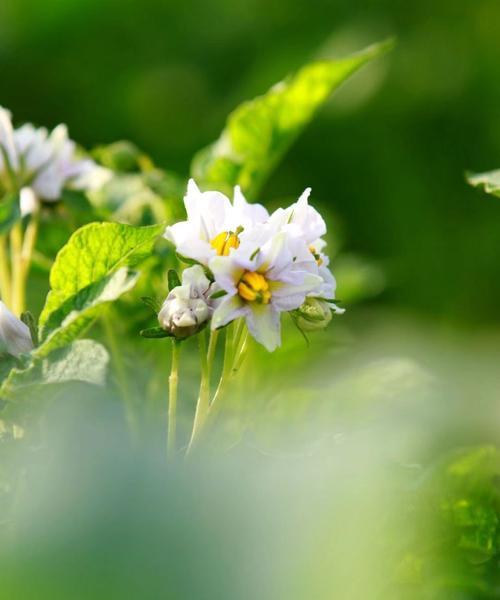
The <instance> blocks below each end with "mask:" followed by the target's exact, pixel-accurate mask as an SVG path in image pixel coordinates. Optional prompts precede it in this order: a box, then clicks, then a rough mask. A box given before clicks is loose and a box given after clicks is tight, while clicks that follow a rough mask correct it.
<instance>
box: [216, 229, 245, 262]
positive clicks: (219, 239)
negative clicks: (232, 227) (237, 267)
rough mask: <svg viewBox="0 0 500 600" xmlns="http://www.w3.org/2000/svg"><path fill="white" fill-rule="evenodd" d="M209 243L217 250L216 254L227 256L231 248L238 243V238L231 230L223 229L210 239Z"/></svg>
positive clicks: (235, 246)
mask: <svg viewBox="0 0 500 600" xmlns="http://www.w3.org/2000/svg"><path fill="white" fill-rule="evenodd" d="M210 245H211V246H212V248H213V249H214V250H215V251H216V252H217V256H229V251H230V250H231V248H237V247H238V246H239V245H240V239H239V238H238V235H237V234H236V233H233V232H232V231H223V232H222V233H219V235H216V236H215V237H214V239H213V240H211V242H210Z"/></svg>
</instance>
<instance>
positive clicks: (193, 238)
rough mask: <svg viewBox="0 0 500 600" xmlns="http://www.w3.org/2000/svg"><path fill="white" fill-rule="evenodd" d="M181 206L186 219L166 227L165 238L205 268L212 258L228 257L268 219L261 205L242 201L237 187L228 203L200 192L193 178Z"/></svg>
mask: <svg viewBox="0 0 500 600" xmlns="http://www.w3.org/2000/svg"><path fill="white" fill-rule="evenodd" d="M184 205H185V207H186V213H187V220H186V221H181V222H180V223H176V224H175V225H171V226H170V227H167V229H166V232H165V237H166V238H167V239H168V240H170V241H171V242H172V243H173V244H174V245H175V247H176V249H177V252H178V253H179V254H180V255H181V256H185V257H186V258H190V259H193V260H196V261H198V262H200V263H201V264H203V265H205V266H207V265H208V263H209V261H210V259H211V258H213V257H215V256H228V255H229V254H230V253H231V251H232V250H233V249H236V248H238V246H239V245H240V243H241V242H242V241H244V239H245V238H246V237H247V236H248V235H250V234H251V233H252V231H253V230H254V228H255V227H257V226H258V225H260V224H262V223H264V222H265V221H266V220H267V219H268V217H269V215H268V212H267V210H266V209H265V208H264V207H263V206H261V205H260V204H249V203H248V202H247V201H246V200H245V197H244V196H243V194H242V192H241V190H240V188H239V186H237V187H236V188H235V190H234V198H233V202H232V203H231V201H230V200H229V198H227V196H225V195H224V194H222V193H220V192H216V191H212V192H201V191H200V190H199V188H198V186H197V185H196V183H195V182H194V180H193V179H191V180H190V181H189V183H188V189H187V194H186V196H185V197H184Z"/></svg>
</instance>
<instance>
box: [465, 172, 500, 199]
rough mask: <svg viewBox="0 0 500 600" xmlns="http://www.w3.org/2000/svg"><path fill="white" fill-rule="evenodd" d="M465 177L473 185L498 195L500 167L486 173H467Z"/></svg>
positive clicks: (499, 193) (499, 195)
mask: <svg viewBox="0 0 500 600" xmlns="http://www.w3.org/2000/svg"><path fill="white" fill-rule="evenodd" d="M466 179H467V181H468V182H469V183H470V185H472V186H473V187H477V188H480V189H482V190H484V191H485V192H486V193H487V194H491V195H492V196H498V197H500V169H496V170H495V171H488V172H487V173H467V174H466Z"/></svg>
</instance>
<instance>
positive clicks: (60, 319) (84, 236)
mask: <svg viewBox="0 0 500 600" xmlns="http://www.w3.org/2000/svg"><path fill="white" fill-rule="evenodd" d="M162 230H163V225H155V226H151V227H142V228H136V227H131V226H129V225H121V224H118V223H92V224H90V225H87V226H85V227H82V228H81V229H79V230H78V231H77V232H75V234H74V235H73V236H72V237H71V238H70V240H69V241H68V243H67V244H66V246H65V247H64V248H63V249H62V250H61V251H60V253H59V254H58V256H57V258H56V261H55V263H54V266H53V267H52V270H51V273H50V286H51V290H50V292H49V294H48V296H47V300H46V303H45V307H44V309H43V311H42V314H41V315H40V338H41V346H40V347H39V349H38V350H37V354H38V355H46V354H47V353H48V352H50V351H51V350H53V349H54V348H57V347H60V346H62V345H65V344H67V343H68V342H70V341H72V340H73V339H75V338H76V336H77V335H79V334H80V333H81V331H82V330H83V329H84V328H85V327H86V326H88V325H89V323H90V322H91V321H92V320H93V319H94V318H95V316H96V313H97V310H98V307H99V306H101V305H102V304H103V303H106V302H110V301H112V300H115V299H117V298H118V297H119V296H121V295H122V294H124V293H125V292H127V291H129V290H130V289H131V288H132V287H133V286H134V284H135V282H136V281H137V276H136V274H134V273H132V272H130V270H129V267H134V266H136V265H138V264H139V263H140V262H142V261H143V260H144V259H145V258H147V257H148V256H150V255H151V253H152V249H153V245H154V243H155V240H156V238H157V237H158V236H159V234H160V233H161V231H162Z"/></svg>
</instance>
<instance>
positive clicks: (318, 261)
mask: <svg viewBox="0 0 500 600" xmlns="http://www.w3.org/2000/svg"><path fill="white" fill-rule="evenodd" d="M309 252H310V253H311V254H312V255H313V256H314V260H315V261H316V264H317V265H318V267H321V265H322V264H323V259H322V258H321V254H319V253H318V252H317V251H316V248H315V247H314V246H309Z"/></svg>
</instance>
